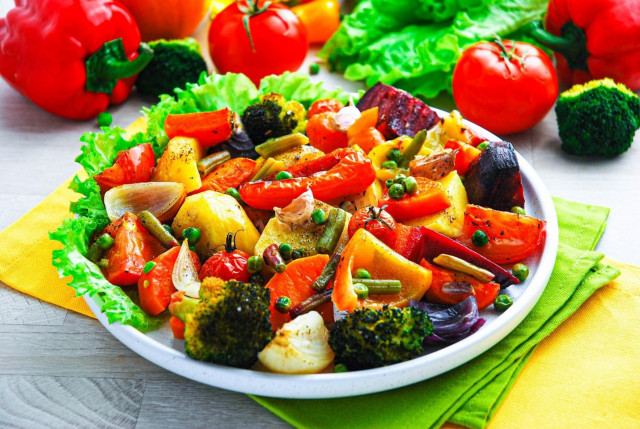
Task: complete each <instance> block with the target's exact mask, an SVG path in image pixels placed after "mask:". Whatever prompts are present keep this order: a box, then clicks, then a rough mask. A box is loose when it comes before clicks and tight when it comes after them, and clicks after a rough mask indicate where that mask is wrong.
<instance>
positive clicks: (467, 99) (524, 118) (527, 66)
mask: <svg viewBox="0 0 640 429" xmlns="http://www.w3.org/2000/svg"><path fill="white" fill-rule="evenodd" d="M514 43H515V45H514ZM453 98H454V100H455V102H456V105H457V106H458V109H459V110H460V112H461V113H462V115H463V116H464V117H465V118H466V119H468V120H470V121H472V122H475V123H476V124H478V125H480V126H482V127H484V128H486V129H488V130H489V131H492V132H494V133H497V134H510V133H517V132H520V131H524V130H527V129H529V128H531V127H533V126H534V125H536V124H537V123H538V122H540V121H541V120H542V118H544V116H545V115H546V114H547V112H549V110H551V108H552V107H553V104H554V103H555V101H556V99H557V98H558V79H557V77H556V72H555V69H554V68H553V64H552V63H551V59H549V57H548V56H547V54H545V53H544V52H543V51H542V50H540V49H539V48H538V47H536V46H534V45H530V44H528V43H523V42H513V41H506V40H505V41H502V40H500V39H498V40H497V41H496V42H495V43H493V42H478V43H476V44H474V45H471V46H470V47H468V48H467V49H466V50H465V51H464V52H463V53H462V56H461V57H460V59H459V60H458V63H457V64H456V68H455V70H454V71H453Z"/></svg>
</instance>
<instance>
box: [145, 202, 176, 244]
mask: <svg viewBox="0 0 640 429" xmlns="http://www.w3.org/2000/svg"><path fill="white" fill-rule="evenodd" d="M138 220H139V221H140V223H141V224H142V226H144V227H145V229H146V230H147V231H148V232H149V234H151V235H152V236H153V237H155V238H156V240H158V241H159V242H160V244H162V245H163V246H164V247H166V248H167V249H169V248H171V247H174V246H179V245H180V243H178V240H176V238H175V237H174V236H173V235H171V234H169V231H167V230H166V229H164V227H163V226H162V224H161V223H160V221H159V220H158V218H157V217H155V216H154V215H153V213H151V212H148V211H146V210H145V211H142V212H140V213H138Z"/></svg>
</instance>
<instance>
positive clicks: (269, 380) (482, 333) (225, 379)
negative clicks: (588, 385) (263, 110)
mask: <svg viewBox="0 0 640 429" xmlns="http://www.w3.org/2000/svg"><path fill="white" fill-rule="evenodd" d="M434 110H435V111H436V112H437V113H438V114H439V115H441V116H442V115H446V114H447V113H446V112H443V111H440V110H437V109H434ZM466 124H467V125H468V126H469V128H470V129H471V130H472V131H473V132H474V133H476V134H477V135H479V136H480V137H483V138H485V139H488V140H490V141H498V140H501V139H499V138H498V137H496V136H495V135H493V134H491V133H489V132H488V131H486V130H484V129H482V128H480V127H478V126H476V125H473V124H471V123H469V122H466ZM518 162H519V163H520V170H521V173H522V182H523V185H524V189H525V200H526V206H527V207H526V208H527V213H528V214H530V215H532V216H535V217H537V218H539V219H543V220H545V221H546V222H547V232H546V240H545V243H544V247H543V250H541V251H538V252H537V253H536V254H535V255H533V256H531V257H530V258H528V260H527V261H526V263H527V265H528V266H529V268H530V269H531V275H530V277H529V278H528V279H527V281H526V282H524V283H523V284H521V285H514V286H510V287H509V288H508V292H509V294H510V295H511V296H512V297H513V298H514V304H513V306H511V307H510V308H509V309H508V310H507V311H505V312H504V313H502V314H500V315H499V317H498V313H496V312H495V311H494V310H493V309H492V307H489V308H488V309H486V310H484V311H483V312H482V317H484V318H485V319H487V323H485V325H484V326H483V327H482V328H481V329H480V330H478V332H476V333H475V334H473V335H471V336H469V337H467V338H465V339H464V340H462V341H460V342H458V343H456V344H453V345H450V346H448V347H444V348H441V349H436V350H435V351H432V352H431V353H429V354H426V355H424V356H421V357H419V358H417V359H413V360H410V361H408V362H403V363H399V364H395V365H391V366H387V367H382V368H375V369H369V370H363V371H353V372H346V373H327V374H313V375H282V374H271V373H266V372H260V371H254V370H248V369H238V368H231V367H227V366H221V365H215V364H211V363H205V362H199V361H195V360H193V359H190V358H188V357H187V356H186V355H185V353H184V351H183V344H184V342H183V341H178V340H174V339H173V336H172V334H171V331H170V329H169V327H168V326H167V325H168V324H165V326H164V328H162V329H160V330H157V331H154V332H150V333H148V334H143V333H141V332H139V331H137V330H136V329H134V328H132V327H130V326H125V325H122V324H120V323H117V322H116V323H113V324H111V325H110V324H109V323H108V321H107V319H106V317H105V316H104V315H103V314H102V313H100V306H101V302H100V299H99V298H97V297H95V298H94V299H92V298H90V297H89V296H87V295H85V300H86V301H87V303H88V304H89V307H91V311H93V313H94V314H95V315H96V316H97V317H98V320H99V321H100V323H102V324H103V325H104V326H105V327H106V328H107V330H109V332H111V334H112V335H113V336H115V337H116V338H118V339H119V340H120V341H121V342H122V343H123V344H125V345H126V346H127V347H129V348H130V349H131V350H133V351H134V352H136V353H137V354H139V355H140V356H142V357H143V358H145V359H147V360H149V361H151V362H153V363H155V364H156V365H158V366H160V367H162V368H164V369H166V370H168V371H171V372H174V373H176V374H179V375H181V376H183V377H186V378H190V379H192V380H195V381H199V382H201V383H204V384H208V385H211V386H215V387H220V388H223V389H228V390H233V391H236V392H242V393H250V394H255V395H262V396H271V397H281V398H298V399H302V398H337V397H344V396H355V395H362V394H367V393H375V392H381V391H385V390H390V389H395V388H398V387H402V386H406V385H409V384H413V383H416V382H419V381H422V380H426V379H428V378H431V377H435V376H437V375H440V374H442V373H444V372H446V371H449V370H451V369H453V368H456V367H457V366H459V365H462V364H463V363H465V362H467V361H469V360H471V359H473V358H475V357H476V356H478V355H480V354H482V353H483V352H485V351H486V350H488V349H489V348H490V347H492V346H493V345H495V344H496V343H497V342H498V341H500V340H501V339H503V338H504V337H505V336H506V335H507V334H509V332H511V331H512V330H513V329H514V328H515V327H516V326H518V324H519V323H520V322H521V321H522V320H523V319H524V318H525V316H526V315H527V314H528V313H529V311H531V309H532V308H533V306H534V305H535V303H536V302H537V301H538V299H539V298H540V295H541V294H542V292H543V291H544V288H545V286H546V284H547V282H548V280H549V277H550V276H551V270H552V269H553V265H554V262H555V258H556V253H557V251H558V222H557V218H556V213H555V209H554V206H553V201H552V200H551V197H550V195H549V193H548V192H547V189H546V187H545V186H544V184H543V183H542V181H541V180H540V178H539V177H538V175H537V174H536V172H535V171H534V170H533V167H531V165H529V163H528V162H527V161H526V160H525V159H524V158H523V157H522V156H520V155H518Z"/></svg>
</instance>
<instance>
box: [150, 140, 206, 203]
mask: <svg viewBox="0 0 640 429" xmlns="http://www.w3.org/2000/svg"><path fill="white" fill-rule="evenodd" d="M200 158H202V149H201V148H200V145H199V144H198V141H197V140H196V139H193V138H188V137H175V138H173V139H171V140H169V143H168V144H167V148H166V149H165V151H164V153H163V154H162V156H161V157H160V159H158V165H157V166H156V169H155V170H154V171H153V175H152V176H151V180H152V181H154V182H178V183H182V184H184V186H185V188H186V191H187V193H189V192H192V191H195V190H196V189H199V188H201V187H202V180H201V179H200V173H199V172H198V161H199V160H200Z"/></svg>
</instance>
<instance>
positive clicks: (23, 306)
mask: <svg viewBox="0 0 640 429" xmlns="http://www.w3.org/2000/svg"><path fill="white" fill-rule="evenodd" d="M0 309H2V311H0V324H4V325H62V323H63V322H64V318H65V316H66V315H67V310H66V309H64V308H62V307H58V306H56V305H52V304H49V303H46V302H43V301H40V300H39V299H37V298H33V297H31V296H28V295H24V294H22V293H20V292H17V291H15V290H14V289H11V288H10V287H8V286H7V285H5V284H4V283H2V282H0Z"/></svg>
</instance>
